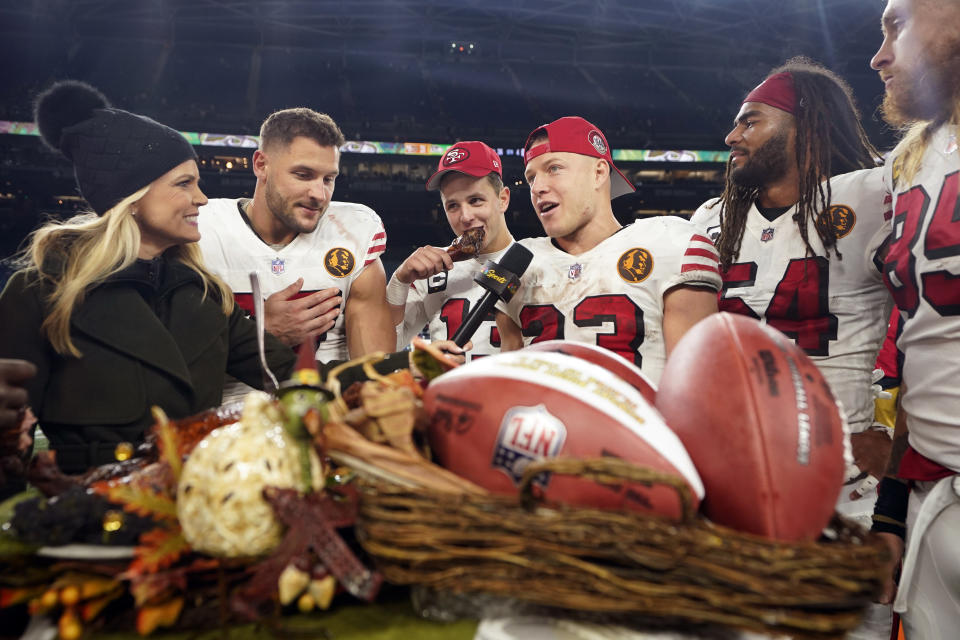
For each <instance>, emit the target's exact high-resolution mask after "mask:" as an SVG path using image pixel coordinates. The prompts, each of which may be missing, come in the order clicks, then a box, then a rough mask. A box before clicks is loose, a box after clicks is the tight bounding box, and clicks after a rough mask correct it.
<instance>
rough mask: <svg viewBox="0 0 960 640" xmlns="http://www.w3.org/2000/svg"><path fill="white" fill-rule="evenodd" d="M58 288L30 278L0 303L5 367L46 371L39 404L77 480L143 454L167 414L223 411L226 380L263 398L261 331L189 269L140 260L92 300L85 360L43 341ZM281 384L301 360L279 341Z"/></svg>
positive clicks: (81, 310)
mask: <svg viewBox="0 0 960 640" xmlns="http://www.w3.org/2000/svg"><path fill="white" fill-rule="evenodd" d="M51 290H52V285H50V284H49V283H47V282H44V281H43V280H41V279H40V278H39V277H38V273H37V271H36V270H35V269H28V270H25V271H19V272H17V273H16V274H14V275H13V277H12V278H11V279H10V282H8V283H7V286H6V288H5V289H4V290H3V293H2V294H0V357H4V358H22V359H24V360H29V361H30V362H33V363H34V364H35V365H37V371H38V373H37V376H36V377H35V378H34V379H33V380H31V381H30V383H29V386H28V391H29V394H30V404H31V406H32V407H33V410H34V413H36V415H37V417H38V418H39V421H40V426H41V428H42V429H43V431H44V433H45V434H46V435H47V437H48V438H49V439H50V448H51V449H56V450H57V461H58V463H59V465H60V467H61V469H63V470H64V471H66V472H71V473H76V472H81V471H84V470H86V469H87V468H89V467H91V466H95V465H99V464H103V463H105V462H110V461H112V460H113V459H114V450H115V448H116V445H117V444H118V443H120V442H130V443H133V444H136V443H138V442H140V441H142V440H143V437H144V431H145V429H146V428H147V427H149V426H150V425H151V424H152V423H153V419H152V417H151V414H150V408H151V406H153V405H157V406H159V407H160V408H162V409H163V410H164V411H165V412H166V413H167V415H168V416H170V417H171V418H173V419H176V418H183V417H186V416H189V415H191V414H194V413H196V412H198V411H202V410H204V409H209V408H211V407H215V406H217V405H219V404H220V400H221V394H222V391H223V383H224V375H225V374H226V373H229V374H230V375H232V376H234V377H236V378H238V379H240V380H242V381H243V382H246V383H247V384H249V385H251V386H254V387H258V388H261V387H262V385H263V382H262V374H261V370H260V364H259V356H258V352H257V337H256V327H255V324H254V322H253V321H252V320H250V319H249V318H247V317H245V316H244V314H243V312H242V311H241V310H240V309H239V308H234V311H233V313H232V314H231V315H230V316H229V317H228V316H225V315H224V314H223V311H222V310H221V308H220V303H219V300H218V298H217V296H216V292H215V291H210V292H208V294H207V296H206V298H204V297H203V283H202V281H201V279H200V277H199V276H198V275H197V274H196V273H195V272H194V271H193V270H191V269H189V268H188V267H186V266H185V265H183V264H181V263H179V262H174V261H169V262H168V261H166V260H164V259H163V258H158V259H157V260H153V261H143V260H138V261H137V263H136V264H134V265H133V266H131V267H129V268H127V269H125V270H123V271H121V272H120V273H117V274H115V275H114V276H111V277H110V278H108V279H107V280H106V281H105V282H103V283H102V284H100V285H98V286H96V287H95V288H93V289H92V290H91V291H89V292H88V293H87V295H86V297H85V299H84V301H83V302H82V303H81V304H79V305H78V306H77V307H76V308H75V309H74V312H73V316H72V317H71V337H72V339H73V342H74V344H75V345H76V347H77V348H78V349H79V350H80V352H81V353H82V354H83V356H82V357H80V358H74V357H70V356H66V357H65V356H62V355H59V354H57V353H56V352H55V351H54V350H53V348H52V346H51V345H50V342H49V341H48V340H47V339H46V337H45V336H44V335H43V334H42V333H41V332H40V325H41V323H42V322H43V320H44V318H45V317H46V313H47V308H48V306H47V303H46V300H47V299H48V297H49V295H50V292H51ZM266 338H267V361H268V362H269V363H270V365H271V368H272V369H273V371H274V373H275V374H276V375H277V377H278V378H280V379H281V380H282V379H285V378H286V377H287V376H288V375H289V373H290V372H291V371H292V369H293V364H294V354H293V351H292V350H291V349H290V348H289V347H287V346H285V345H283V344H282V343H281V342H280V341H278V340H277V339H276V338H274V337H273V336H271V335H270V334H267V336H266Z"/></svg>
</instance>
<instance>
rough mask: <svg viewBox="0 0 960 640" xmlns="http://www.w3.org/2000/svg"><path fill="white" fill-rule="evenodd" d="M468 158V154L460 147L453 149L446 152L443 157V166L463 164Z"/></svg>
mask: <svg viewBox="0 0 960 640" xmlns="http://www.w3.org/2000/svg"><path fill="white" fill-rule="evenodd" d="M469 157H470V152H469V151H467V150H466V149H463V148H461V147H454V148H453V149H450V150H449V151H447V153H446V155H444V156H443V164H444V166H450V165H451V164H457V163H458V162H463V161H464V160H466V159H467V158H469Z"/></svg>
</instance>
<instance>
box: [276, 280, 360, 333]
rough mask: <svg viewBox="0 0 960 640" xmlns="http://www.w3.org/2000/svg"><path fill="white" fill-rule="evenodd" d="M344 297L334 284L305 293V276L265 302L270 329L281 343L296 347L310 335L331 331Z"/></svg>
mask: <svg viewBox="0 0 960 640" xmlns="http://www.w3.org/2000/svg"><path fill="white" fill-rule="evenodd" d="M342 304H343V298H342V296H341V292H340V289H337V288H336V287H331V288H329V289H321V290H320V291H314V292H310V293H304V292H303V278H299V279H297V280H296V281H295V282H294V283H293V284H291V285H290V286H288V287H286V288H284V289H281V290H280V291H277V292H276V293H274V294H273V295H271V296H269V297H268V298H267V299H266V301H265V303H264V324H265V326H266V328H267V331H269V332H270V333H272V334H273V335H275V336H276V337H277V338H279V339H280V341H281V342H283V343H285V344H287V345H290V346H296V345H299V344H300V343H302V342H303V341H304V340H306V339H307V338H308V337H316V336H318V335H320V334H322V333H324V332H325V331H329V330H330V329H331V328H332V327H333V325H334V323H335V322H336V320H337V316H339V315H340V310H341V306H342Z"/></svg>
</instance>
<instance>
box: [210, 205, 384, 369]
mask: <svg viewBox="0 0 960 640" xmlns="http://www.w3.org/2000/svg"><path fill="white" fill-rule="evenodd" d="M199 220H200V236H201V237H200V249H201V251H203V259H204V261H205V262H206V264H207V266H208V267H209V268H210V269H211V270H212V271H213V272H214V273H215V274H217V275H218V276H220V277H221V278H223V279H224V280H225V281H226V283H227V284H228V285H230V288H231V289H233V292H234V298H235V299H236V302H237V304H238V305H240V306H241V307H243V308H244V309H246V310H247V311H248V312H250V313H251V314H252V313H253V296H252V294H251V290H250V272H251V271H258V272H259V273H260V287H261V289H262V292H263V295H264V297H267V296H270V295H271V294H273V293H275V292H277V291H280V290H281V289H283V288H284V287H287V286H289V285H290V284H292V283H293V282H294V281H295V280H296V279H297V278H303V289H302V290H301V291H300V293H299V294H298V295H297V296H296V297H302V296H305V295H309V294H311V293H314V292H315V291H320V290H323V289H329V288H330V287H336V288H338V289H340V291H341V292H342V294H343V300H344V303H343V307H341V308H342V309H343V308H345V305H346V301H347V300H349V299H350V286H351V284H353V281H354V280H356V279H357V277H358V276H359V275H360V273H361V272H362V271H363V269H364V268H365V267H366V266H367V265H368V264H370V263H371V262H373V261H375V260H377V259H378V258H379V257H380V254H382V253H383V250H384V249H385V248H386V244H387V234H386V233H385V232H384V230H383V223H382V222H381V221H380V216H378V215H377V214H376V213H374V211H373V210H372V209H370V208H369V207H366V206H364V205H362V204H352V203H349V202H331V203H330V206H329V207H327V210H326V211H325V212H324V214H323V217H321V218H320V223H319V224H318V225H317V228H316V229H314V230H313V231H312V232H310V233H301V234H299V235H297V237H295V238H294V239H293V241H292V242H290V244H288V245H286V246H284V247H281V248H279V249H274V248H272V247H270V245H268V244H266V243H264V242H263V240H261V239H260V238H259V237H258V236H257V234H256V233H254V231H253V229H251V228H250V226H249V225H248V224H247V223H246V222H244V220H243V218H242V217H241V215H240V211H239V209H238V201H237V200H234V199H215V200H210V202H209V203H208V204H206V205H205V206H203V207H200V218H199ZM347 358H348V354H347V340H346V332H345V330H344V326H343V314H342V313H341V314H340V316H338V317H337V321H336V323H335V324H334V325H333V328H332V329H330V330H329V331H327V332H326V333H325V334H324V335H323V336H322V337H321V338H320V343H319V346H318V348H317V360H319V361H321V362H327V361H330V360H346V359H347Z"/></svg>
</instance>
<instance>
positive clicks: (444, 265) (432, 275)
mask: <svg viewBox="0 0 960 640" xmlns="http://www.w3.org/2000/svg"><path fill="white" fill-rule="evenodd" d="M427 190H428V191H439V192H440V201H441V202H442V204H443V210H444V212H445V213H446V214H447V222H449V223H450V228H451V229H452V230H453V233H454V234H455V235H457V236H461V235H462V234H463V233H464V232H465V231H467V230H469V229H477V228H480V229H483V242H482V244H481V246H480V250H479V252H478V253H476V254H474V255H473V257H471V258H468V259H466V260H462V261H456V262H454V261H453V260H452V258H451V255H450V253H449V252H448V251H446V250H445V248H443V247H432V246H424V247H420V248H419V249H417V250H416V251H414V252H413V253H412V254H411V255H410V256H409V257H408V258H407V259H406V260H404V261H403V263H402V264H401V265H400V266H399V267H397V270H396V271H394V273H393V276H392V277H391V278H390V283H389V284H388V285H387V301H388V302H389V303H390V307H391V310H392V313H393V319H394V321H395V322H396V323H397V325H398V326H397V348H403V347H404V346H406V345H407V344H409V342H410V339H411V338H413V337H414V336H415V335H417V333H419V332H420V330H422V329H423V327H424V326H425V325H428V326H429V330H430V339H431V340H432V341H441V340H450V339H451V338H453V335H454V334H455V333H456V332H457V329H459V328H460V325H461V324H462V323H463V320H464V318H465V317H466V316H467V314H468V313H470V310H471V308H472V307H473V305H475V304H476V303H477V302H478V301H479V300H480V298H481V296H482V295H483V294H484V293H485V292H486V289H484V288H483V287H481V286H480V285H478V284H477V283H475V282H474V281H473V277H474V276H475V275H476V274H477V273H478V272H479V271H480V270H481V268H482V267H483V264H484V263H485V262H486V261H487V260H498V259H499V258H500V256H501V255H502V254H503V252H504V251H506V250H507V248H508V247H509V246H510V245H511V244H512V243H513V236H512V235H510V230H509V229H508V228H507V222H506V219H505V218H504V214H505V213H506V211H507V207H508V206H509V204H510V189H508V188H507V187H505V186H503V165H502V163H501V161H500V156H498V155H497V152H496V151H494V150H493V149H491V148H490V147H488V146H487V145H486V144H484V143H482V142H477V141H467V142H458V143H456V144H455V145H453V146H451V147H450V148H449V149H448V150H447V151H446V153H444V154H443V156H442V157H441V158H440V161H439V163H438V165H437V170H436V172H435V173H434V174H433V175H432V176H430V179H429V180H427ZM470 342H472V343H473V348H472V349H470V350H469V351H468V352H467V353H466V359H467V360H470V359H472V358H475V357H482V356H487V355H491V354H494V353H499V352H500V335H499V333H498V332H497V326H496V323H495V320H494V315H493V314H492V313H491V314H490V317H489V319H488V320H487V321H485V322H482V323H481V324H480V326H479V328H478V329H477V331H476V333H474V334H473V337H472V338H471V340H470ZM450 348H451V349H452V348H453V347H450Z"/></svg>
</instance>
